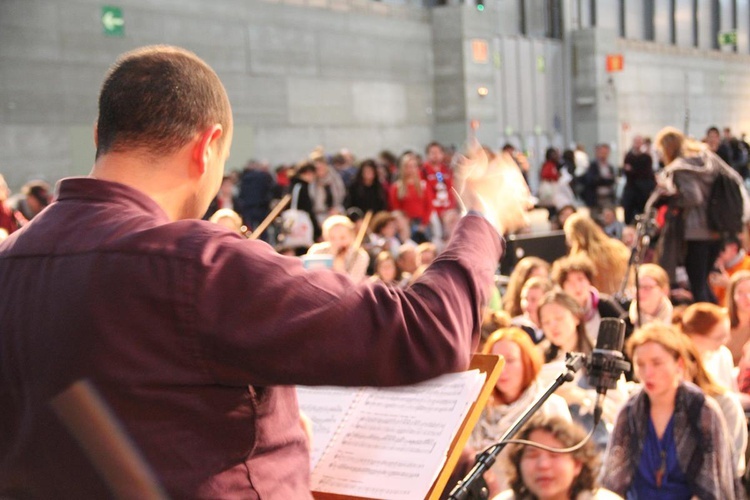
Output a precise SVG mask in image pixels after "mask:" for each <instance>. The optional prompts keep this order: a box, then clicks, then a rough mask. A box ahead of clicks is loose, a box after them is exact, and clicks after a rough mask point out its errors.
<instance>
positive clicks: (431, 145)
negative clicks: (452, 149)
mask: <svg viewBox="0 0 750 500" xmlns="http://www.w3.org/2000/svg"><path fill="white" fill-rule="evenodd" d="M435 147H437V148H440V151H443V152H444V151H445V149H444V148H443V145H442V144H440V143H439V142H437V141H432V142H431V143H429V144H428V145H427V146H426V147H425V148H424V152H425V154H427V153H429V152H430V149H432V148H435Z"/></svg>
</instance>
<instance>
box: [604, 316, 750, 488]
mask: <svg viewBox="0 0 750 500" xmlns="http://www.w3.org/2000/svg"><path fill="white" fill-rule="evenodd" d="M627 349H628V354H629V355H630V357H631V359H633V360H634V362H635V373H636V375H637V377H638V378H639V379H640V381H641V384H642V389H641V391H639V392H638V393H636V394H635V395H633V396H632V397H631V398H630V399H629V400H628V402H627V404H626V405H625V407H624V408H623V410H622V411H621V412H620V414H619V415H618V417H617V423H616V424H615V428H614V431H613V432H612V439H611V440H610V443H609V448H608V450H607V456H606V461H605V464H604V471H603V474H602V478H603V479H602V485H603V486H604V487H606V488H608V489H610V490H612V491H614V492H615V493H617V494H618V495H621V496H622V497H626V496H627V498H675V499H681V498H684V499H686V500H687V499H690V498H701V499H717V500H718V499H733V498H737V495H738V494H739V493H740V492H739V490H736V489H735V486H736V487H737V488H739V484H737V485H735V478H734V476H735V467H734V462H733V461H732V450H731V446H730V443H729V440H728V439H727V438H726V436H725V425H724V421H723V417H722V416H721V410H720V409H719V407H718V405H717V404H716V401H714V400H713V399H711V398H709V397H706V395H705V394H704V393H703V391H701V390H700V389H699V388H697V387H696V386H694V385H693V384H691V383H687V382H684V381H683V379H684V377H685V374H686V367H687V361H686V360H687V353H686V349H685V341H684V339H683V337H682V334H681V333H680V332H679V331H677V329H676V328H674V327H672V326H667V325H662V324H658V323H652V324H650V325H646V326H644V327H643V328H640V329H638V330H636V331H635V333H633V335H632V337H631V338H630V339H629V341H628V347H627Z"/></svg>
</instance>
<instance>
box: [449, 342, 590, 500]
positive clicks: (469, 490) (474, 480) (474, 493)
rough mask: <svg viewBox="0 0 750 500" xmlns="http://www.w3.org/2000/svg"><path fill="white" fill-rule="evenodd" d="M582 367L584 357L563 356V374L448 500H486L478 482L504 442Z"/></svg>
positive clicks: (485, 453)
mask: <svg viewBox="0 0 750 500" xmlns="http://www.w3.org/2000/svg"><path fill="white" fill-rule="evenodd" d="M585 364H586V356H585V355H583V354H581V353H578V352H574V353H568V354H566V355H565V371H564V372H561V373H560V375H558V376H557V379H555V381H554V382H552V384H550V386H549V387H548V388H547V390H546V391H544V393H543V394H541V395H540V396H538V397H537V398H536V400H535V401H534V403H533V404H532V405H531V406H530V407H529V408H528V409H527V410H526V411H525V412H524V413H523V415H521V416H520V417H518V420H516V421H515V422H514V423H513V425H512V426H511V427H510V429H508V430H507V431H505V434H503V436H502V437H501V438H500V441H499V442H498V443H495V444H493V445H491V446H490V447H489V448H487V449H486V450H484V451H483V452H482V453H480V454H479V455H478V456H477V459H476V463H475V464H474V467H473V468H472V469H471V471H469V473H468V474H467V475H466V477H464V478H463V479H462V480H461V481H459V482H458V484H457V485H456V487H455V488H453V491H451V493H450V496H449V497H448V500H466V499H472V500H476V499H486V498H487V497H488V496H489V491H487V488H486V487H484V486H482V484H483V482H484V481H480V479H481V478H482V476H483V475H484V473H485V472H487V471H488V470H489V469H490V467H492V465H493V464H494V463H495V460H496V458H497V456H498V455H499V454H500V452H501V451H503V449H505V447H506V446H507V444H508V443H505V441H506V440H508V439H511V438H512V437H513V436H515V435H516V434H517V433H518V431H520V430H521V428H522V427H523V426H524V425H525V424H526V422H528V421H529V419H530V418H531V417H532V416H533V415H534V413H536V411H537V410H538V409H539V408H541V406H542V405H543V404H544V403H545V402H546V401H547V399H549V397H550V396H551V395H552V393H554V392H555V391H556V390H557V389H558V388H559V387H560V386H561V385H563V384H564V383H565V382H571V381H572V380H573V379H574V378H575V374H576V372H577V371H578V370H580V369H581V368H583V367H584V366H585Z"/></svg>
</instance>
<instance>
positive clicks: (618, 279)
mask: <svg viewBox="0 0 750 500" xmlns="http://www.w3.org/2000/svg"><path fill="white" fill-rule="evenodd" d="M563 231H564V232H565V241H566V242H567V243H568V246H569V247H570V252H569V255H578V254H584V255H586V256H587V257H588V258H589V259H591V262H593V263H594V268H595V272H594V280H593V282H592V283H591V284H592V285H594V287H595V288H596V289H597V290H599V291H600V292H602V293H605V294H608V295H612V294H615V293H617V292H618V291H619V290H620V286H621V285H622V280H623V278H624V277H625V273H626V272H627V270H628V261H629V260H630V250H628V247H626V246H625V244H624V243H623V242H622V241H620V240H616V239H614V238H610V237H609V236H607V234H606V233H605V232H604V230H602V228H601V227H599V226H598V225H597V224H596V222H594V221H593V220H592V219H591V218H590V217H588V216H586V215H584V214H581V213H574V214H573V215H571V216H570V217H568V219H567V220H566V221H565V224H563Z"/></svg>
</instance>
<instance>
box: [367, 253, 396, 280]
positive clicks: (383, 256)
mask: <svg viewBox="0 0 750 500" xmlns="http://www.w3.org/2000/svg"><path fill="white" fill-rule="evenodd" d="M370 281H372V282H382V283H385V284H386V285H390V286H398V285H399V283H400V282H401V271H400V270H399V268H398V264H396V258H395V257H394V256H393V255H392V254H391V253H390V252H387V251H385V250H384V251H382V252H380V253H379V254H378V256H377V257H376V258H375V273H374V274H373V275H372V276H370Z"/></svg>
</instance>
